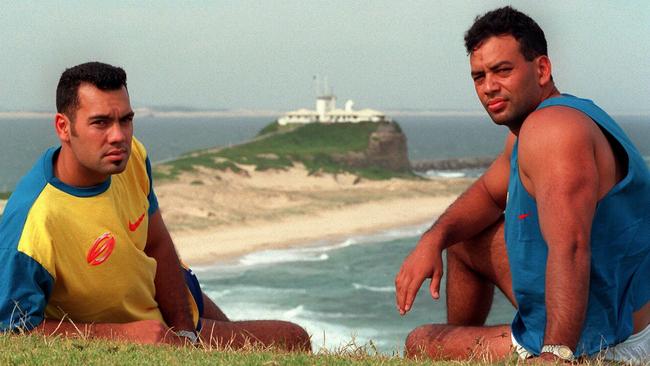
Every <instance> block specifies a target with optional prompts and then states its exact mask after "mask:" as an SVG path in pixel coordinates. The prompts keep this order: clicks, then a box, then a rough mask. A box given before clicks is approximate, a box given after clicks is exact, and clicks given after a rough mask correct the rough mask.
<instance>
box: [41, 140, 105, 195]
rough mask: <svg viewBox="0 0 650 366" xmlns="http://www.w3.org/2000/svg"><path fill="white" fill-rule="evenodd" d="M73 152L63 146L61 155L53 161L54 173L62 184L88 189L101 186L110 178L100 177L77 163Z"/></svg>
mask: <svg viewBox="0 0 650 366" xmlns="http://www.w3.org/2000/svg"><path fill="white" fill-rule="evenodd" d="M72 154H73V153H72V151H70V149H69V148H66V146H65V145H63V146H61V150H59V153H58V154H57V155H55V156H54V159H53V165H54V166H53V173H54V176H55V177H57V178H58V179H59V180H60V181H61V182H63V183H65V184H67V185H69V186H71V187H77V188H87V187H93V186H96V185H99V184H101V183H103V182H104V181H106V179H108V178H109V176H102V175H98V174H96V173H94V172H91V171H89V170H88V169H86V168H85V167H84V166H82V165H80V164H79V163H77V161H76V160H75V159H74V158H73V157H72Z"/></svg>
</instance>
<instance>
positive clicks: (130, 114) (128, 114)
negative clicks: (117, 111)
mask: <svg viewBox="0 0 650 366" xmlns="http://www.w3.org/2000/svg"><path fill="white" fill-rule="evenodd" d="M133 116H135V112H133V111H131V112H129V113H127V114H125V115H123V116H121V117H120V119H126V118H133Z"/></svg>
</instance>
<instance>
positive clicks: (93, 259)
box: [86, 232, 115, 266]
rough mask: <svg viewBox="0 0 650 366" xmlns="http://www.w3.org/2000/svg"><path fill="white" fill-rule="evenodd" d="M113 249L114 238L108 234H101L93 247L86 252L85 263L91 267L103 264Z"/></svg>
mask: <svg viewBox="0 0 650 366" xmlns="http://www.w3.org/2000/svg"><path fill="white" fill-rule="evenodd" d="M113 248H115V238H114V237H113V234H111V233H110V232H107V233H103V234H102V235H100V236H99V237H98V238H97V239H95V242H94V243H93V246H92V247H90V249H89V250H88V254H87V255H86V262H88V264H90V265H91V266H96V265H99V264H102V263H104V262H105V261H106V260H107V259H108V257H110V255H111V253H113Z"/></svg>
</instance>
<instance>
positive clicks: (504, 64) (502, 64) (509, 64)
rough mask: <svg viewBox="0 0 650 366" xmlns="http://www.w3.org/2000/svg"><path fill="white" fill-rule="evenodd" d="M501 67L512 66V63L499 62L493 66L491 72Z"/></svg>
mask: <svg viewBox="0 0 650 366" xmlns="http://www.w3.org/2000/svg"><path fill="white" fill-rule="evenodd" d="M501 66H512V63H511V62H510V61H501V62H497V63H496V64H494V65H492V66H490V67H489V69H490V70H496V69H498V68H499V67H501Z"/></svg>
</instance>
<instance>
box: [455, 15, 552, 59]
mask: <svg viewBox="0 0 650 366" xmlns="http://www.w3.org/2000/svg"><path fill="white" fill-rule="evenodd" d="M508 34H509V35H511V36H513V37H514V38H515V39H516V40H517V41H518V42H519V51H520V52H521V54H522V55H523V56H524V58H525V59H526V60H527V61H532V60H533V59H534V58H535V57H537V56H541V55H544V56H548V51H547V47H546V37H544V31H543V30H542V28H540V27H539V25H537V23H535V21H534V20H533V19H532V18H531V17H529V16H528V15H526V14H524V13H522V12H520V11H518V10H517V9H514V8H512V7H510V6H506V7H503V8H500V9H496V10H492V11H490V12H487V13H485V14H483V15H482V16H477V17H476V19H474V24H472V27H471V28H470V29H469V30H468V31H467V33H465V49H466V50H467V54H468V55H469V54H471V53H472V51H474V48H476V47H477V46H479V45H480V44H481V42H483V41H485V40H486V39H488V38H490V37H492V36H501V35H508Z"/></svg>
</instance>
